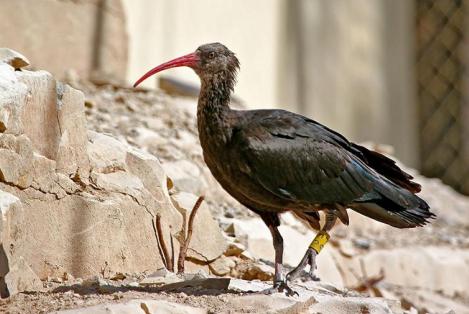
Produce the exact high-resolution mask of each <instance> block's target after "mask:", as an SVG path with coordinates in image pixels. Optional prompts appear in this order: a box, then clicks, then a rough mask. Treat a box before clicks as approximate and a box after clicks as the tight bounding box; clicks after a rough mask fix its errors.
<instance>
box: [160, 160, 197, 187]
mask: <svg viewBox="0 0 469 314" xmlns="http://www.w3.org/2000/svg"><path fill="white" fill-rule="evenodd" d="M163 169H164V170H165V172H166V173H167V174H168V177H170V178H171V180H172V181H173V182H174V185H175V186H176V187H177V188H178V189H179V190H180V191H186V192H190V193H194V194H201V193H202V192H203V190H204V189H205V188H206V185H205V184H204V182H203V181H201V180H200V178H201V172H200V169H199V167H198V166H197V165H195V164H194V163H192V162H190V161H188V160H177V161H171V162H165V163H163Z"/></svg>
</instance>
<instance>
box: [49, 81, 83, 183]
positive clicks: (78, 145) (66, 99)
mask: <svg viewBox="0 0 469 314" xmlns="http://www.w3.org/2000/svg"><path fill="white" fill-rule="evenodd" d="M83 104H84V96H83V93H82V92H81V91H79V90H76V89H74V88H71V87H70V86H68V85H65V84H61V83H57V107H58V113H57V115H58V121H59V130H60V138H59V146H58V152H57V171H58V172H61V173H63V174H65V175H67V176H69V177H72V176H79V178H80V179H81V180H82V181H86V180H87V178H88V174H89V172H90V163H89V159H88V154H87V143H88V136H87V130H86V119H85V111H84V105H83Z"/></svg>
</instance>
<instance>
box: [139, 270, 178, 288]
mask: <svg viewBox="0 0 469 314" xmlns="http://www.w3.org/2000/svg"><path fill="white" fill-rule="evenodd" d="M180 281H183V280H182V279H181V278H179V277H178V276H177V275H176V274H174V273H170V274H168V275H166V276H150V277H146V278H144V279H142V280H141V281H140V282H139V285H140V286H161V285H166V284H170V283H175V282H180Z"/></svg>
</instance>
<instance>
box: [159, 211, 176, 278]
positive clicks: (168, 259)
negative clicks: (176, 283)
mask: <svg viewBox="0 0 469 314" xmlns="http://www.w3.org/2000/svg"><path fill="white" fill-rule="evenodd" d="M155 229H156V233H157V238H158V242H159V244H160V246H161V251H163V257H164V260H163V262H164V264H165V267H166V269H167V270H169V271H174V261H173V259H172V258H171V256H170V255H169V252H168V248H167V247H166V243H165V242H164V238H163V230H162V227H161V215H160V214H157V215H156V217H155Z"/></svg>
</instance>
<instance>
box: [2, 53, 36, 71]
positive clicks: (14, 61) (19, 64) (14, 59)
mask: <svg viewBox="0 0 469 314" xmlns="http://www.w3.org/2000/svg"><path fill="white" fill-rule="evenodd" d="M0 62H4V63H7V64H9V65H11V66H12V67H13V68H14V69H15V70H17V69H21V68H24V67H27V66H28V65H29V60H28V59H27V58H26V57H25V56H23V55H22V54H20V53H19V52H17V51H14V50H12V49H9V48H0Z"/></svg>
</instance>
